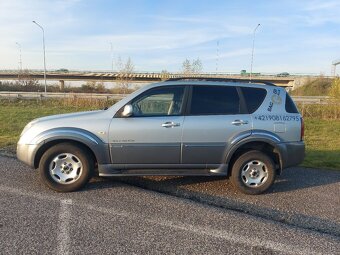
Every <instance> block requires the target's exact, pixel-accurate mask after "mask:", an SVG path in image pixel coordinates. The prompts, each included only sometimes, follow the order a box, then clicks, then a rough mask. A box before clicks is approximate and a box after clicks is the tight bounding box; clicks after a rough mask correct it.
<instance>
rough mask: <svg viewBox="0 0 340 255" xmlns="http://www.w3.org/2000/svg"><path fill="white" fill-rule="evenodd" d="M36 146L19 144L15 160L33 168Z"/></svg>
mask: <svg viewBox="0 0 340 255" xmlns="http://www.w3.org/2000/svg"><path fill="white" fill-rule="evenodd" d="M37 147H38V145H35V144H19V143H18V145H17V158H18V159H19V160H20V161H21V162H23V163H25V164H27V165H29V166H30V167H34V155H35V153H36V150H37Z"/></svg>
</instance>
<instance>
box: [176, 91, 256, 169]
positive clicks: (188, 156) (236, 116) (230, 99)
mask: <svg viewBox="0 0 340 255" xmlns="http://www.w3.org/2000/svg"><path fill="white" fill-rule="evenodd" d="M244 113H246V109H245V106H244V104H243V103H242V100H240V96H239V89H237V88H236V87H234V86H213V85H208V86H205V85H195V86H193V87H192V93H191V99H190V100H189V109H188V113H187V116H185V119H184V126H183V140H182V141H183V155H182V163H183V164H202V167H206V165H207V164H220V163H222V162H223V155H224V151H225V148H226V147H227V146H228V144H229V143H230V141H231V139H232V138H233V137H235V136H236V135H238V134H240V133H241V132H244V131H247V130H251V127H252V123H251V117H250V115H248V114H244Z"/></svg>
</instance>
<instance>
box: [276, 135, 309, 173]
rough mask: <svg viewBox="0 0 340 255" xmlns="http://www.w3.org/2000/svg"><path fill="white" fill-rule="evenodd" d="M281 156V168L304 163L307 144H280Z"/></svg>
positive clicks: (301, 142)
mask: <svg viewBox="0 0 340 255" xmlns="http://www.w3.org/2000/svg"><path fill="white" fill-rule="evenodd" d="M278 145H279V148H280V154H281V168H282V169H285V168H288V167H291V166H296V165H298V164H300V163H302V161H303V159H304V158H305V143H304V142H303V141H300V142H288V143H280V144H278Z"/></svg>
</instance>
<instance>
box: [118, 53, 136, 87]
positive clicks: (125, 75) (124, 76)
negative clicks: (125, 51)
mask: <svg viewBox="0 0 340 255" xmlns="http://www.w3.org/2000/svg"><path fill="white" fill-rule="evenodd" d="M134 68H135V66H134V64H133V62H132V60H131V58H130V57H129V58H128V60H127V61H126V62H125V63H124V62H123V61H122V59H121V57H118V60H117V69H118V77H117V84H118V86H119V88H120V89H121V90H122V93H123V94H126V93H127V92H128V90H129V87H130V84H131V81H132V77H131V76H132V73H133V72H134Z"/></svg>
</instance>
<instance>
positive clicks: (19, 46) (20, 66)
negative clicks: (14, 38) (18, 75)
mask: <svg viewBox="0 0 340 255" xmlns="http://www.w3.org/2000/svg"><path fill="white" fill-rule="evenodd" d="M15 44H16V45H17V46H18V48H19V68H20V69H19V70H20V71H21V72H22V60H21V44H20V43H18V42H16V43H15Z"/></svg>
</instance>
